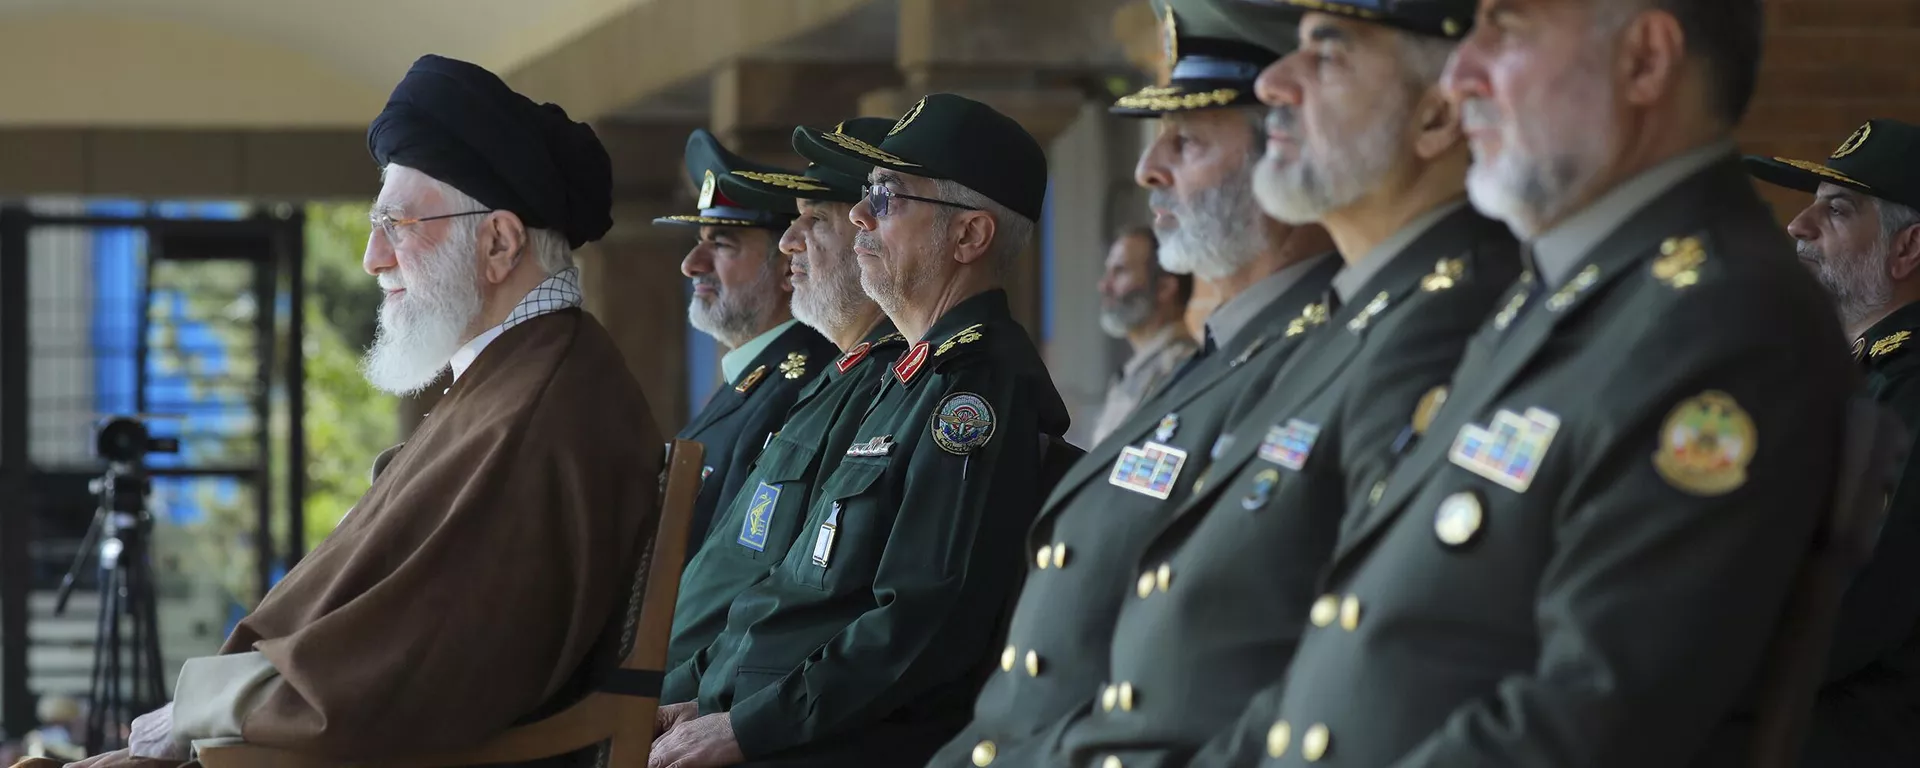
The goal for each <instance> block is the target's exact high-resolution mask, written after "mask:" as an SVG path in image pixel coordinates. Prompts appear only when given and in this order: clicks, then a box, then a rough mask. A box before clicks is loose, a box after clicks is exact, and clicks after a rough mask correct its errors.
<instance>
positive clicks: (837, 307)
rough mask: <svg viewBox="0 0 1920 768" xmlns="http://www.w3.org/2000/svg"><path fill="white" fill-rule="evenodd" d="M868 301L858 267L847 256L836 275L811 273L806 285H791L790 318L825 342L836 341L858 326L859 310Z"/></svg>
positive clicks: (855, 259)
mask: <svg viewBox="0 0 1920 768" xmlns="http://www.w3.org/2000/svg"><path fill="white" fill-rule="evenodd" d="M869 301H870V299H868V298H867V294H866V293H865V292H864V291H862V290H861V288H860V263H859V261H858V260H857V258H856V257H855V256H854V255H853V254H852V253H851V252H849V253H848V254H847V256H846V258H845V259H843V260H841V262H840V269H839V272H838V274H828V273H826V272H821V271H817V270H811V269H810V270H808V272H807V279H806V280H805V281H802V282H798V283H795V284H794V286H793V317H794V319H796V320H799V321H800V322H801V323H804V324H805V325H806V326H807V327H809V328H812V329H814V330H816V331H819V332H820V333H822V334H824V335H825V336H826V337H827V338H830V339H832V338H838V337H839V336H840V334H841V333H843V332H845V331H847V330H849V329H848V326H851V325H853V324H854V323H856V322H859V319H858V318H859V317H860V310H861V309H863V308H865V307H866V306H867V303H868V302H869Z"/></svg>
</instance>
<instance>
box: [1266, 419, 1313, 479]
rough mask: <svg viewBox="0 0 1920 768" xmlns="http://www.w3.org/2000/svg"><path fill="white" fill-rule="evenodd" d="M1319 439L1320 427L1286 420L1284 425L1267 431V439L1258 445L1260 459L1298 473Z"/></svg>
mask: <svg viewBox="0 0 1920 768" xmlns="http://www.w3.org/2000/svg"><path fill="white" fill-rule="evenodd" d="M1319 439H1320V425H1318V424H1308V423H1307V422H1304V421H1301V420H1299V419H1288V420H1287V423H1286V424H1284V425H1282V424H1275V425H1273V426H1272V427H1269V428H1268V429H1267V439H1266V440H1264V441H1261V443H1260V458H1262V459H1265V460H1267V461H1271V462H1273V463H1275V464H1278V465H1280V466H1283V467H1286V468H1287V469H1291V470H1294V471H1299V469H1300V468H1301V467H1304V466H1306V465H1307V457H1308V456H1310V455H1312V454H1313V444H1314V442H1315V441H1317V440H1319Z"/></svg>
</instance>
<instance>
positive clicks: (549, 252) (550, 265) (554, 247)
mask: <svg viewBox="0 0 1920 768" xmlns="http://www.w3.org/2000/svg"><path fill="white" fill-rule="evenodd" d="M422 175H424V174H422ZM427 181H429V182H431V183H432V184H433V185H434V186H435V187H436V188H438V189H439V190H440V197H441V198H442V199H444V200H446V202H447V206H448V207H449V208H451V209H453V210H455V211H481V210H486V208H487V206H486V205H484V204H482V203H481V202H480V201H479V200H475V199H473V196H471V195H468V194H467V193H465V192H462V191H460V190H459V189H456V188H455V187H454V186H453V185H452V184H448V183H446V182H444V181H441V180H439V179H436V178H433V177H432V176H427ZM482 221H484V219H483V220H482ZM479 230H480V222H479V221H476V222H474V224H473V229H472V231H473V232H479ZM526 233H527V241H526V244H525V246H524V247H525V248H526V250H527V251H531V252H532V253H533V258H534V261H535V262H536V263H538V264H539V265H540V270H541V271H542V272H544V273H546V274H548V275H553V274H556V273H558V272H560V271H561V270H565V269H568V268H571V267H572V266H573V249H572V248H571V247H569V245H568V243H567V236H566V235H564V234H561V233H560V231H559V230H557V229H534V228H533V227H526Z"/></svg>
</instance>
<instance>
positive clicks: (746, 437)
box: [674, 323, 840, 559]
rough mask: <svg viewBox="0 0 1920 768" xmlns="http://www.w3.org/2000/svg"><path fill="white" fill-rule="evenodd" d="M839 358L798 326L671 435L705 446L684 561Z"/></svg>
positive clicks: (828, 343) (782, 335)
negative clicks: (803, 396) (796, 404)
mask: <svg viewBox="0 0 1920 768" xmlns="http://www.w3.org/2000/svg"><path fill="white" fill-rule="evenodd" d="M838 354H840V350H838V349H836V348H835V347H834V346H833V342H831V341H828V340H827V337H825V336H821V335H820V333H819V332H818V331H815V330H814V329H812V328H808V327H807V326H805V325H802V324H800V323H794V324H793V325H792V326H791V327H789V328H787V329H786V330H785V331H782V332H781V333H780V335H779V336H778V337H776V338H774V340H773V343H772V344H768V345H767V348H766V349H764V350H761V352H760V354H759V355H758V356H756V357H754V358H753V361H752V362H750V363H748V364H747V368H746V373H742V374H740V377H739V378H738V379H736V380H734V381H723V382H721V383H720V386H719V387H718V388H717V389H715V390H714V391H713V394H712V395H710V396H709V397H708V398H707V404H706V407H704V408H701V409H700V412H699V413H697V414H695V415H694V417H693V421H691V422H688V423H687V426H686V428H684V429H682V430H680V434H678V435H675V436H674V437H677V438H679V439H681V440H692V441H694V442H696V443H700V444H702V445H705V446H706V447H707V465H706V466H705V467H703V468H701V473H700V474H701V481H702V482H701V484H700V497H699V498H698V499H697V500H695V502H694V505H693V521H692V522H691V523H690V524H689V525H688V526H687V557H688V558H689V559H691V558H692V557H693V555H694V554H695V553H696V552H697V551H698V549H697V548H698V547H699V545H700V542H701V541H704V540H705V539H706V535H707V529H708V528H709V527H711V525H712V523H713V516H714V514H715V511H716V510H718V509H720V508H721V506H722V505H724V504H726V503H727V502H728V501H730V500H732V499H733V495H734V494H735V493H737V492H738V491H739V490H740V484H741V483H743V482H745V481H746V479H747V467H748V466H749V465H751V464H752V463H753V459H754V457H756V456H759V455H760V449H761V448H762V447H763V446H765V445H766V443H767V436H768V435H771V434H773V433H774V432H778V431H780V424H781V423H782V422H784V421H785V420H786V418H787V410H788V409H790V408H792V407H793V401H794V400H796V399H799V397H800V390H801V389H804V388H805V387H806V386H807V384H808V383H809V382H811V381H813V379H814V377H816V376H818V375H819V374H820V369H821V368H824V367H825V366H826V365H827V361H828V360H832V359H833V358H834V356H836V355H838Z"/></svg>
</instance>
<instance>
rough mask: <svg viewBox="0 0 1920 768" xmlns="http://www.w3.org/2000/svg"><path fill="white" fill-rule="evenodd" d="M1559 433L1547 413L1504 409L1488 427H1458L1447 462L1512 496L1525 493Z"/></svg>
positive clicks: (1554, 419) (1555, 420)
mask: <svg viewBox="0 0 1920 768" xmlns="http://www.w3.org/2000/svg"><path fill="white" fill-rule="evenodd" d="M1559 431H1560V417H1559V416H1555V415H1554V414H1553V413H1552V412H1550V411H1547V410H1545V409H1541V408H1528V409H1527V412H1526V414H1525V415H1522V414H1518V413H1514V412H1513V411H1509V410H1506V409H1504V408H1503V409H1501V410H1500V412H1499V413H1496V414H1494V415H1493V421H1492V422H1490V423H1489V424H1488V425H1487V426H1484V427H1483V426H1480V425H1478V424H1466V425H1463V426H1461V427H1460V434H1459V435H1457V436H1455V437H1454V439H1453V447H1452V448H1450V449H1448V451H1447V459H1448V460H1450V461H1452V462H1453V463H1454V464H1456V465H1459V466H1460V467H1461V468H1462V469H1465V470H1467V471H1469V472H1472V473H1474V474H1476V475H1479V476H1481V477H1484V478H1486V479H1488V480H1492V481H1493V482H1496V483H1499V484H1500V485H1503V486H1505V487H1506V488H1507V489H1508V490H1511V491H1513V492H1514V493H1526V492H1527V488H1528V487H1529V486H1531V485H1533V478H1534V475H1535V474H1537V473H1538V472H1539V471H1540V462H1541V461H1543V460H1544V459H1546V457H1547V447H1548V446H1550V445H1552V444H1553V436H1554V434H1555V433H1557V432H1559Z"/></svg>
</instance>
